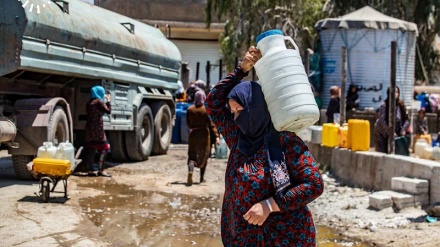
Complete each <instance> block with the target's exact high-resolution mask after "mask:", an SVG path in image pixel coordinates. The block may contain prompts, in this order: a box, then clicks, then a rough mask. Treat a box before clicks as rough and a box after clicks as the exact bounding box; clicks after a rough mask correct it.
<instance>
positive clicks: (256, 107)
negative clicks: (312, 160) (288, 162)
mask: <svg viewBox="0 0 440 247" xmlns="http://www.w3.org/2000/svg"><path fill="white" fill-rule="evenodd" d="M227 98H228V99H233V100H235V101H236V102H237V103H238V104H240V105H241V106H242V107H243V110H242V111H241V112H240V114H239V115H238V116H237V118H236V119H235V120H234V121H235V123H236V124H237V125H238V127H239V128H240V130H241V132H240V134H239V136H238V149H239V150H240V151H241V152H242V153H244V154H246V155H254V154H255V153H256V152H257V151H258V150H259V149H260V148H261V146H262V145H263V143H265V144H266V146H267V148H268V152H269V159H270V160H269V164H270V168H271V173H272V179H273V180H274V179H277V178H274V174H276V173H277V172H280V169H279V167H280V164H283V167H284V168H285V161H284V155H283V152H282V148H281V144H280V141H279V134H278V131H276V130H275V128H274V127H273V124H272V121H271V119H270V114H269V111H268V109H267V104H266V101H265V100H264V95H263V91H262V89H261V85H260V84H258V83H256V82H250V81H245V82H241V83H239V84H238V85H237V86H235V87H234V88H233V89H232V90H231V92H230V93H229V94H228V97H227ZM274 166H276V167H274ZM277 168H278V169H277ZM283 172H284V173H286V174H284V175H285V176H286V177H287V178H288V174H287V170H286V169H284V171H283ZM278 174H279V173H278ZM287 180H288V181H287V182H286V181H282V182H279V181H274V185H275V187H276V188H275V189H276V192H277V196H279V197H280V196H282V194H283V191H284V189H285V188H286V187H287V186H288V185H290V180H289V179H287Z"/></svg>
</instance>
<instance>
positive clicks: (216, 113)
mask: <svg viewBox="0 0 440 247" xmlns="http://www.w3.org/2000/svg"><path fill="white" fill-rule="evenodd" d="M259 56H260V52H259V50H257V49H256V48H255V47H253V46H252V47H250V48H249V50H248V51H247V53H246V55H245V56H244V58H243V61H242V62H241V64H240V66H238V67H237V68H236V69H235V70H234V71H233V72H232V73H230V74H229V75H228V76H226V77H225V78H224V79H222V80H221V81H220V82H219V83H218V84H217V85H216V86H215V87H214V88H213V89H212V90H211V92H210V93H209V95H208V98H207V103H206V105H207V112H208V115H209V116H210V118H211V120H212V121H213V122H214V124H215V125H216V126H217V128H218V130H219V132H220V133H221V134H222V135H223V137H224V138H225V141H226V143H227V145H228V147H229V148H230V155H229V159H228V164H227V167H226V173H225V193H224V198H223V206H222V215H221V236H222V241H223V245H224V246H227V247H228V246H303V247H304V246H315V245H316V240H315V234H316V233H315V227H314V224H313V220H312V214H311V212H310V210H309V208H308V207H307V204H308V203H310V202H312V201H313V200H314V199H316V198H317V197H318V196H319V195H321V194H322V192H323V190H324V183H323V180H322V177H321V174H320V172H319V169H318V167H317V166H316V162H315V161H314V159H313V157H312V155H311V154H310V152H309V150H308V147H307V146H306V145H305V144H304V142H303V141H302V140H301V139H300V138H299V137H298V136H297V135H296V134H295V133H293V132H287V131H283V132H278V131H276V130H275V129H274V127H273V124H272V121H271V119H270V115H269V112H268V110H267V105H266V102H265V100H264V96H263V92H262V90H261V86H260V85H259V84H258V83H256V82H249V81H247V82H241V80H242V79H243V78H244V77H245V76H247V75H248V72H249V70H250V69H252V67H253V65H254V64H255V63H256V62H257V60H258V59H259Z"/></svg>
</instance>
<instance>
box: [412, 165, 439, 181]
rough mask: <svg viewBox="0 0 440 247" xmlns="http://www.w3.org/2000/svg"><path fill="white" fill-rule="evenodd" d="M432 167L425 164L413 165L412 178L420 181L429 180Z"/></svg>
mask: <svg viewBox="0 0 440 247" xmlns="http://www.w3.org/2000/svg"><path fill="white" fill-rule="evenodd" d="M433 167H434V166H433V165H432V164H426V163H419V162H417V163H414V164H413V171H412V177H415V178H420V179H431V176H432V168H433Z"/></svg>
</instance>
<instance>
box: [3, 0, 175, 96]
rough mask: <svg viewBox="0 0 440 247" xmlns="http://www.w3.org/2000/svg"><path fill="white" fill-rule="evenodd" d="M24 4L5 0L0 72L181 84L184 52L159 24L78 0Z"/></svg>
mask: <svg viewBox="0 0 440 247" xmlns="http://www.w3.org/2000/svg"><path fill="white" fill-rule="evenodd" d="M22 4H23V3H22V2H20V1H17V0H1V1H0V10H1V14H0V23H1V24H2V25H1V27H0V31H1V33H0V50H1V51H2V56H1V57H0V59H1V60H0V61H1V62H2V66H0V76H4V75H7V74H10V73H13V72H17V71H34V72H39V73H49V74H60V75H64V76H75V77H81V78H100V79H108V80H114V81H120V82H129V83H138V84H140V85H144V86H154V87H159V88H164V89H169V90H175V89H177V80H178V75H179V73H178V70H179V68H180V64H181V55H180V52H179V50H178V48H177V47H176V46H175V45H174V44H173V43H172V42H171V41H169V40H168V39H166V37H165V36H164V35H163V34H162V32H161V31H160V30H159V29H157V28H154V27H152V26H149V25H147V24H145V23H142V22H139V21H136V20H134V19H131V18H129V17H126V16H123V15H120V14H117V13H114V12H112V11H109V10H106V9H103V8H100V7H98V6H94V5H91V4H88V3H84V2H81V1H77V0H68V1H56V2H53V1H48V0H30V3H29V4H27V6H26V7H22ZM31 4H33V5H34V6H40V8H39V9H40V10H39V11H40V13H37V11H36V7H34V9H33V11H32V12H31V11H30V10H29V7H30V5H31ZM43 5H44V6H45V7H44V8H43V7H42V6H43Z"/></svg>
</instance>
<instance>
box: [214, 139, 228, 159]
mask: <svg viewBox="0 0 440 247" xmlns="http://www.w3.org/2000/svg"><path fill="white" fill-rule="evenodd" d="M215 158H217V159H226V158H228V145H227V144H226V141H225V139H223V137H220V145H218V146H217V147H216V149H215Z"/></svg>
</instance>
